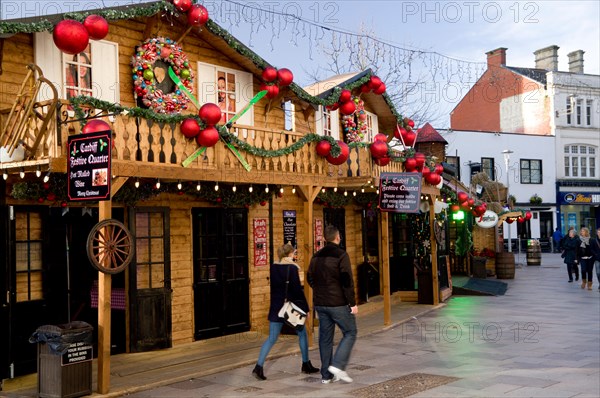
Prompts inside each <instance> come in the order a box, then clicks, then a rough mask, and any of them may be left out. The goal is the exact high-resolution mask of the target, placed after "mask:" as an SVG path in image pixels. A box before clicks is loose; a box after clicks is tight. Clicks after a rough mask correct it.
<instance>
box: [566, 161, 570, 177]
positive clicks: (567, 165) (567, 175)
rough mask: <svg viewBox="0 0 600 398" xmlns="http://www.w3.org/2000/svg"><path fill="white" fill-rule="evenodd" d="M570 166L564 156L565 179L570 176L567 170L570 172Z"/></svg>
mask: <svg viewBox="0 0 600 398" xmlns="http://www.w3.org/2000/svg"><path fill="white" fill-rule="evenodd" d="M570 164H571V162H570V161H569V157H568V156H565V176H566V177H569V176H570V174H569V170H570V168H569V165H570Z"/></svg>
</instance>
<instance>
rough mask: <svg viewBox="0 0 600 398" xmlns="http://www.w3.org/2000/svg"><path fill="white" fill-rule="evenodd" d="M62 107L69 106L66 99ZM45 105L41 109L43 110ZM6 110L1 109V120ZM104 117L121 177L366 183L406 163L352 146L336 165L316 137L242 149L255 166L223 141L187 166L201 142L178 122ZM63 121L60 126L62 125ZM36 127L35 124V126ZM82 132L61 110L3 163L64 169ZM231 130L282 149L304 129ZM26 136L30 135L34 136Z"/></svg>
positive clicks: (245, 138) (252, 141)
mask: <svg viewBox="0 0 600 398" xmlns="http://www.w3.org/2000/svg"><path fill="white" fill-rule="evenodd" d="M62 108H63V109H66V106H65V105H64V104H63V106H62ZM43 109H44V108H43V107H40V110H43ZM6 115H7V112H6V111H0V123H3V122H4V118H5V117H6ZM99 116H100V118H101V119H102V120H104V121H106V122H108V123H109V124H110V125H111V126H112V130H113V141H114V147H113V155H112V174H113V175H116V176H121V177H139V178H160V179H162V180H166V181H168V180H182V181H186V180H187V181H221V182H237V183H255V184H275V185H315V186H316V185H320V186H330V187H333V186H346V187H358V186H364V185H365V184H366V183H367V181H372V180H373V179H374V178H376V177H378V176H379V174H380V173H381V172H384V171H387V172H401V171H402V166H401V165H400V164H399V163H394V162H392V163H391V164H390V165H388V166H386V167H379V166H377V165H376V164H374V162H373V161H372V158H371V155H370V152H369V150H368V149H367V148H353V149H351V151H350V157H349V159H348V161H347V162H346V163H344V164H343V165H341V166H333V165H331V164H329V163H328V162H327V161H326V160H325V159H324V158H322V157H320V156H318V155H317V153H316V151H315V145H316V143H309V144H306V145H304V146H302V147H301V148H300V149H299V150H297V151H295V152H291V153H290V154H287V155H282V156H276V157H263V156H259V155H253V154H251V153H248V152H245V151H243V150H240V151H239V152H240V153H241V154H242V155H243V157H244V158H245V159H246V160H247V162H248V164H249V165H250V166H251V170H250V171H246V169H245V168H244V167H243V166H242V164H241V162H240V161H239V160H238V159H237V158H236V156H235V155H234V154H233V152H232V151H231V150H230V149H229V148H228V147H227V146H226V145H225V143H224V142H222V141H220V142H218V143H217V144H216V145H215V146H214V147H211V148H208V149H207V150H206V151H205V152H204V153H203V154H202V156H199V157H198V158H196V159H195V160H194V161H193V162H192V163H191V164H190V165H189V166H188V167H183V166H182V165H181V163H182V162H183V161H184V160H185V159H186V158H188V157H189V156H190V155H192V154H193V153H194V152H195V151H196V150H197V149H198V144H197V143H196V141H195V140H191V139H186V138H185V137H184V136H183V134H181V132H180V131H179V124H164V123H157V122H154V121H152V120H147V119H143V118H139V117H130V116H128V115H124V114H119V115H107V114H106V113H100V114H99ZM57 126H58V128H57ZM32 131H33V126H32ZM80 132H81V123H80V122H79V121H77V120H75V119H74V116H73V112H72V111H63V112H59V115H57V117H55V118H53V122H52V124H51V125H50V128H49V130H48V133H47V134H46V135H45V137H43V140H42V143H41V145H39V146H38V148H37V151H36V153H35V154H32V155H31V157H30V159H29V160H24V161H22V162H10V163H2V164H1V165H0V168H2V169H6V170H7V171H8V172H9V173H17V172H19V171H20V170H22V169H23V168H25V169H26V170H27V171H33V170H34V169H37V168H38V167H41V168H42V171H43V172H45V171H46V170H48V171H50V172H60V173H65V172H66V170H67V156H66V142H67V137H68V136H69V135H72V134H79V133H80ZM231 133H232V134H234V135H235V136H236V137H237V138H238V139H240V140H242V141H245V142H246V143H248V144H249V145H251V146H253V147H255V148H257V149H259V150H264V151H270V150H278V149H283V148H286V147H289V146H291V145H293V144H294V143H296V142H298V140H300V139H301V138H302V137H303V135H302V134H299V133H297V132H294V131H276V130H271V129H267V128H258V127H253V126H244V125H233V127H232V129H231ZM34 139H35V137H34V136H27V137H26V139H25V141H26V144H27V141H28V140H34Z"/></svg>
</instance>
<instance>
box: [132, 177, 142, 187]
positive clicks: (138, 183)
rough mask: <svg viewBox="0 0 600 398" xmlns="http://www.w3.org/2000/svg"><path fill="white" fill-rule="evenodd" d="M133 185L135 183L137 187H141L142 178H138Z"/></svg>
mask: <svg viewBox="0 0 600 398" xmlns="http://www.w3.org/2000/svg"><path fill="white" fill-rule="evenodd" d="M133 185H135V187H136V188H139V187H140V180H137V179H136V180H135V183H134V184H133Z"/></svg>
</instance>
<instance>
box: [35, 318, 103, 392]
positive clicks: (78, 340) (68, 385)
mask: <svg viewBox="0 0 600 398" xmlns="http://www.w3.org/2000/svg"><path fill="white" fill-rule="evenodd" d="M93 329H94V328H93V327H92V326H91V325H90V324H88V323H86V322H71V323H67V324H64V325H44V326H40V327H39V328H38V329H37V330H36V331H35V333H34V334H33V335H32V336H31V338H30V339H29V342H30V343H38V358H37V360H38V396H39V397H47V398H54V397H61V398H71V397H81V396H83V395H89V394H91V393H92V359H93V352H92V331H93Z"/></svg>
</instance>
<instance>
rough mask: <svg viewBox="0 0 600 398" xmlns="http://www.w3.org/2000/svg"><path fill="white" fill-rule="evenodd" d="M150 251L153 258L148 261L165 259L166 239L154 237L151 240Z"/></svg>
mask: <svg viewBox="0 0 600 398" xmlns="http://www.w3.org/2000/svg"><path fill="white" fill-rule="evenodd" d="M150 244H151V247H150V251H151V253H152V258H150V259H149V260H148V261H150V262H153V263H160V262H163V261H165V248H164V240H163V238H162V237H161V238H154V239H151V240H150Z"/></svg>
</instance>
